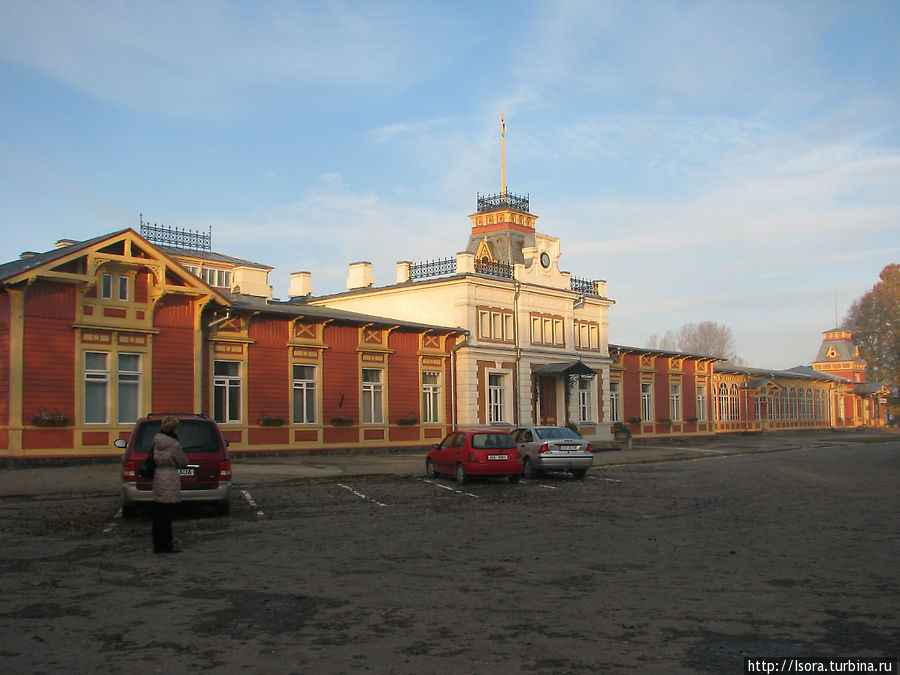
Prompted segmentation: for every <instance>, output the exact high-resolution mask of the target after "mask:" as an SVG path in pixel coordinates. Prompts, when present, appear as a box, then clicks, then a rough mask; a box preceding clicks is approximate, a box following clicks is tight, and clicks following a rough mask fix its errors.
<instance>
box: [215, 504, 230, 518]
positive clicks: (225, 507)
mask: <svg viewBox="0 0 900 675" xmlns="http://www.w3.org/2000/svg"><path fill="white" fill-rule="evenodd" d="M213 508H214V509H215V510H216V513H218V514H219V515H220V516H225V515H228V514H229V513H231V502H216V503H215V504H213Z"/></svg>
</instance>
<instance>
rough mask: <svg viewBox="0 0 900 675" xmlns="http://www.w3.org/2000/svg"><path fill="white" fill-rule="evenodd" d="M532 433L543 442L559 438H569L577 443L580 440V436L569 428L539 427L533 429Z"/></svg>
mask: <svg viewBox="0 0 900 675" xmlns="http://www.w3.org/2000/svg"><path fill="white" fill-rule="evenodd" d="M534 431H535V433H536V434H537V435H538V438H541V439H543V440H545V441H553V440H556V439H559V438H571V439H575V440H579V441H580V440H581V436H579V435H578V434H576V433H575V432H574V431H572V430H571V429H569V427H541V428H540V429H535V430H534Z"/></svg>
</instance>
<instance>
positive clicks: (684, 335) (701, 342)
mask: <svg viewBox="0 0 900 675" xmlns="http://www.w3.org/2000/svg"><path fill="white" fill-rule="evenodd" d="M647 347H648V348H649V349H662V350H664V351H670V352H684V353H686V354H696V355H698V356H715V357H717V358H720V359H725V360H727V361H728V362H729V363H732V364H734V365H742V364H743V362H744V361H743V359H741V358H740V357H739V356H738V355H737V354H735V353H734V335H732V333H731V329H730V328H729V327H728V326H723V325H720V324H718V323H715V322H714V321H701V322H700V323H686V324H684V325H683V326H682V327H681V328H679V329H678V331H677V332H673V331H671V330H670V331H667V332H666V334H665V335H663V336H662V337H660V336H658V335H651V336H650V337H649V338H648V339H647Z"/></svg>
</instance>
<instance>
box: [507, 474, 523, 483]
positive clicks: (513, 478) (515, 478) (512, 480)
mask: <svg viewBox="0 0 900 675" xmlns="http://www.w3.org/2000/svg"><path fill="white" fill-rule="evenodd" d="M519 478H521V476H519V474H517V473H514V474H513V475H512V476H510V477H509V482H510V483H512V484H513V485H515V484H516V483H518V482H519Z"/></svg>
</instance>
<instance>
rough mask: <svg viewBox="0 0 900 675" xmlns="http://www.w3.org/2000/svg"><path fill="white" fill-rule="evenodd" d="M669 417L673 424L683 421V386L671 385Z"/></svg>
mask: <svg viewBox="0 0 900 675" xmlns="http://www.w3.org/2000/svg"><path fill="white" fill-rule="evenodd" d="M669 417H670V419H671V420H672V421H673V422H680V421H681V385H680V384H670V385H669Z"/></svg>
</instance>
